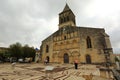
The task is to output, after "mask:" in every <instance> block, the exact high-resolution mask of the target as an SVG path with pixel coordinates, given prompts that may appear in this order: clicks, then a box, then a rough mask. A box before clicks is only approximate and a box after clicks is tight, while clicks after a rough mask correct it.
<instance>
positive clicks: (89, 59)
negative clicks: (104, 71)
mask: <svg viewBox="0 0 120 80" xmlns="http://www.w3.org/2000/svg"><path fill="white" fill-rule="evenodd" d="M86 63H87V64H91V57H90V55H86Z"/></svg>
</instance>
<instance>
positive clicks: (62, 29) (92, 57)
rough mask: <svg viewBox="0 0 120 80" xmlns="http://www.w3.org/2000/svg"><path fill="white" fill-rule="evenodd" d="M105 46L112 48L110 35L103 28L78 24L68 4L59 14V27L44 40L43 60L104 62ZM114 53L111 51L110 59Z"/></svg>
mask: <svg viewBox="0 0 120 80" xmlns="http://www.w3.org/2000/svg"><path fill="white" fill-rule="evenodd" d="M104 48H111V43H110V40H109V36H108V35H107V34H106V33H105V30H104V29H103V28H90V27H78V26H76V20H75V15H74V13H73V12H72V10H71V9H70V8H69V6H68V5H67V4H66V6H65V8H64V9H63V11H62V12H61V13H60V14H59V29H58V30H57V31H56V32H54V33H53V34H52V35H50V36H49V37H47V38H46V39H45V40H43V41H42V45H41V48H40V49H41V50H40V51H41V52H40V53H41V54H42V61H44V59H47V60H48V61H49V62H53V63H73V62H74V60H75V59H77V60H78V62H79V63H88V64H91V63H94V64H99V63H104V62H106V59H105V55H104V51H103V49H104ZM112 55H113V53H112V52H111V53H110V60H111V61H113V58H112Z"/></svg>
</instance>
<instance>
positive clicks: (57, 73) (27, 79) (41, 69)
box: [0, 63, 112, 80]
mask: <svg viewBox="0 0 120 80" xmlns="http://www.w3.org/2000/svg"><path fill="white" fill-rule="evenodd" d="M48 66H49V67H51V66H52V67H54V69H53V70H49V71H48V70H47V71H46V70H45V68H46V67H48ZM0 80H110V79H107V78H105V77H100V71H99V69H98V68H96V66H95V65H79V67H78V69H77V70H75V69H74V65H73V64H61V65H60V64H49V65H44V64H40V63H31V64H20V63H16V65H15V68H13V66H12V65H11V64H10V63H5V64H0ZM111 80H112V79H111Z"/></svg>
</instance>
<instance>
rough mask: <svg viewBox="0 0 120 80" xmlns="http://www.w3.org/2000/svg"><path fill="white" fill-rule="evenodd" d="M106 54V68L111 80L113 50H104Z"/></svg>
mask: <svg viewBox="0 0 120 80" xmlns="http://www.w3.org/2000/svg"><path fill="white" fill-rule="evenodd" d="M103 50H104V54H105V59H106V68H107V71H108V76H109V78H110V69H109V68H110V65H111V61H110V52H111V51H112V48H104V49H103Z"/></svg>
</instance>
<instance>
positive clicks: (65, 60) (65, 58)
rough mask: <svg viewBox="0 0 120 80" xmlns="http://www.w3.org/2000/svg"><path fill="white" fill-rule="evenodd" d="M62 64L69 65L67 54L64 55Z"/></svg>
mask: <svg viewBox="0 0 120 80" xmlns="http://www.w3.org/2000/svg"><path fill="white" fill-rule="evenodd" d="M64 63H69V55H68V54H67V53H65V54H64Z"/></svg>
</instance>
